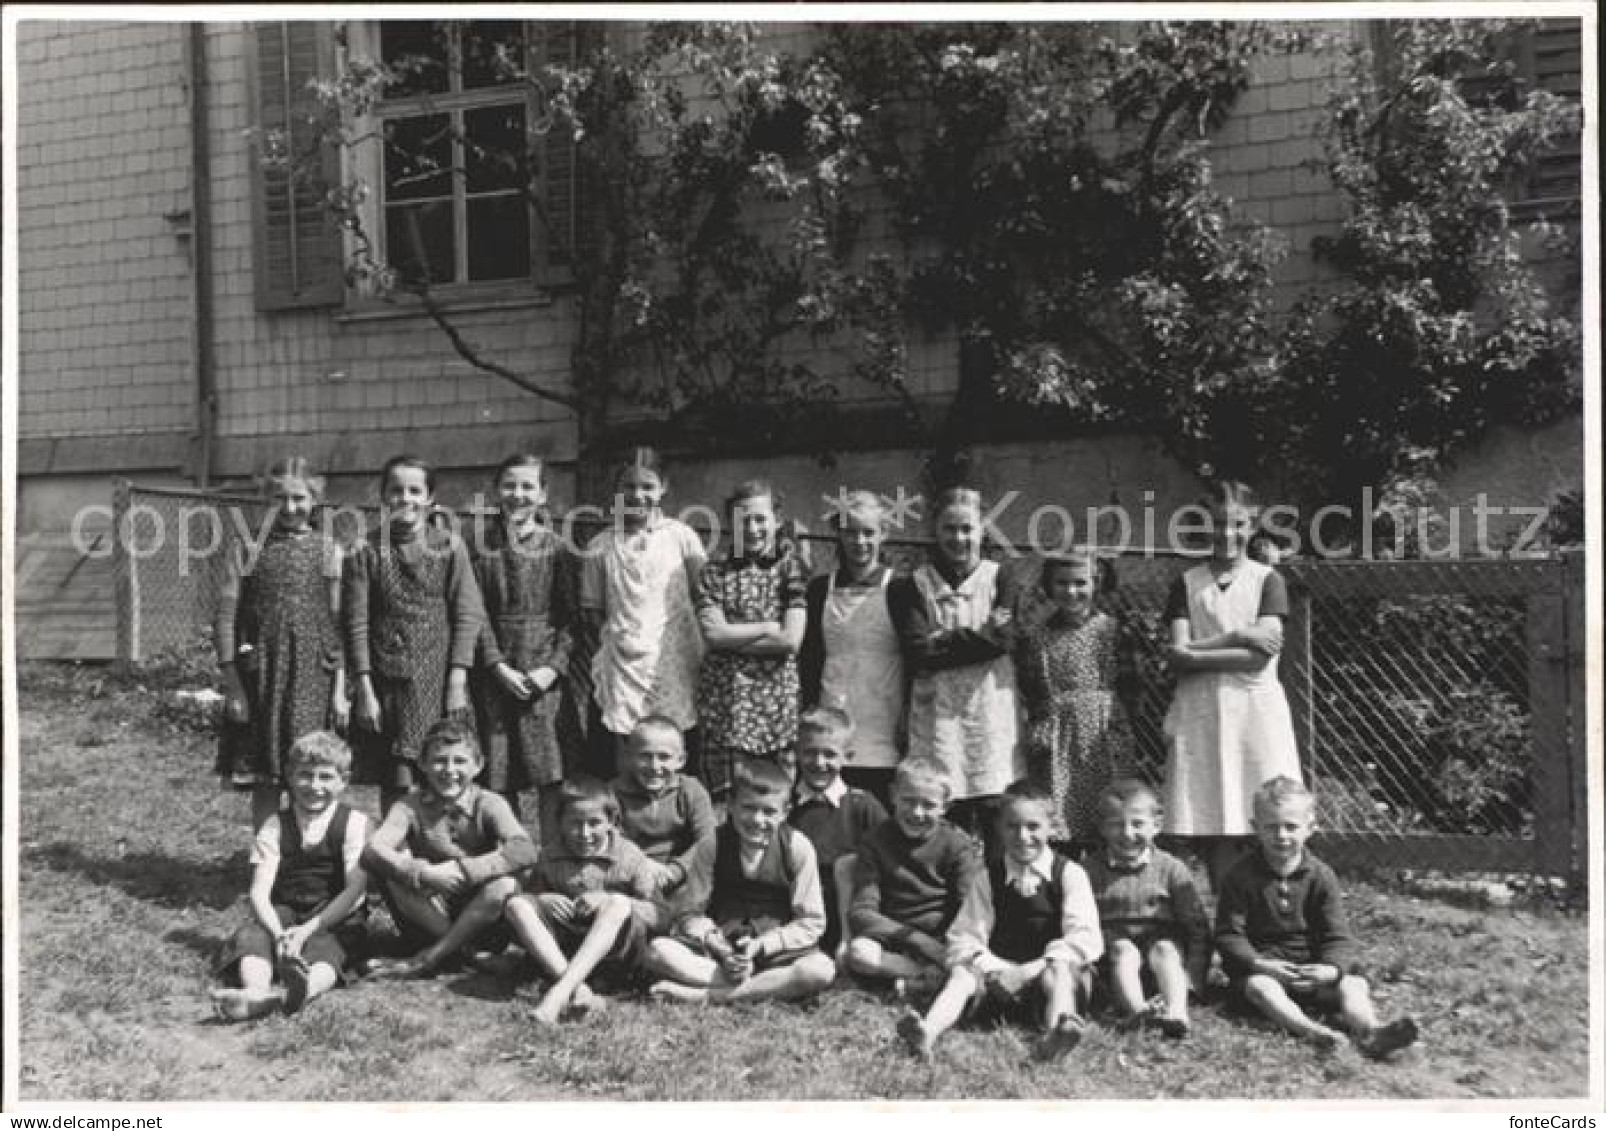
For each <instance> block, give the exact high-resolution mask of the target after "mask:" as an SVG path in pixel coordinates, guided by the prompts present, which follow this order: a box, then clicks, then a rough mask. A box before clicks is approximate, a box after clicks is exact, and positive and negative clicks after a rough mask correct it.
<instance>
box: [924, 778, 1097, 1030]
mask: <svg viewBox="0 0 1606 1131" xmlns="http://www.w3.org/2000/svg"><path fill="white" fill-rule="evenodd" d="M1053 827H1054V799H1053V797H1052V796H1051V795H1050V794H1049V793H1048V792H1047V791H1046V790H1044V789H1042V788H1041V787H1040V786H1037V785H1034V784H1032V783H1031V782H1027V781H1017V782H1014V783H1013V784H1011V785H1010V786H1009V787H1008V788H1007V789H1005V790H1004V795H1003V803H1002V806H1001V808H1000V809H999V812H998V841H999V843H1000V845H1002V847H1003V850H1004V855H1003V857H1002V858H1001V859H998V860H995V861H990V862H989V864H988V868H987V874H986V876H985V878H984V880H983V882H981V883H979V884H977V885H975V886H974V887H973V888H971V889H970V891H969V892H967V894H966V896H965V902H964V904H963V905H962V906H961V908H960V911H959V917H958V918H957V919H956V920H955V921H954V925H953V929H952V930H951V931H950V932H949V940H950V941H949V947H948V957H949V970H948V980H947V982H946V983H945V984H944V985H943V988H942V991H941V992H940V993H938V994H937V997H936V1000H934V1001H933V1002H932V1003H931V1008H930V1009H929V1010H928V1011H927V1013H926V1015H925V1017H921V1016H920V1014H919V1013H916V1012H914V1011H913V1010H910V1011H909V1012H907V1013H905V1014H904V1016H903V1018H902V1019H901V1020H900V1021H899V1022H898V1035H899V1036H900V1037H902V1038H903V1041H904V1044H905V1045H907V1046H908V1048H909V1050H910V1051H911V1052H913V1053H914V1054H915V1055H916V1056H918V1057H920V1058H921V1059H929V1058H930V1056H931V1051H932V1046H933V1045H934V1044H935V1043H936V1040H937V1038H938V1037H940V1036H942V1034H943V1033H945V1032H947V1031H948V1030H949V1029H951V1028H952V1027H953V1025H954V1023H955V1022H957V1021H958V1020H959V1019H960V1017H961V1016H963V1015H964V1014H965V1013H966V1012H969V1011H971V1010H974V1009H990V1010H992V1011H996V1012H997V1013H999V1014H1002V1015H1004V1016H1013V1015H1018V1014H1020V1013H1021V1012H1023V1011H1025V1010H1033V1011H1034V1012H1035V1013H1036V1015H1037V1019H1038V1020H1039V1021H1040V1022H1041V1025H1042V1031H1043V1038H1042V1041H1041V1043H1040V1044H1039V1046H1038V1055H1039V1057H1040V1058H1042V1059H1044V1060H1049V1059H1053V1058H1056V1057H1059V1056H1062V1055H1064V1054H1065V1053H1067V1052H1069V1051H1070V1050H1071V1049H1074V1048H1075V1047H1076V1046H1077V1045H1078V1044H1079V1043H1080V1042H1081V1040H1082V1030H1083V1029H1084V1028H1085V1027H1086V1022H1084V1021H1083V1020H1082V1014H1081V1010H1082V1009H1083V1008H1085V1006H1086V1004H1087V997H1088V991H1089V989H1090V988H1091V986H1092V970H1091V967H1092V964H1093V963H1094V962H1096V961H1097V960H1098V957H1099V955H1101V954H1102V953H1103V952H1104V943H1103V940H1102V939H1101V937H1100V935H1099V919H1098V912H1097V910H1096V909H1095V908H1094V904H1093V891H1092V889H1091V888H1090V887H1089V886H1088V882H1087V875H1086V874H1085V873H1084V872H1083V871H1082V869H1081V867H1080V866H1079V865H1077V864H1075V863H1073V862H1072V861H1071V860H1069V859H1067V858H1066V857H1064V856H1062V855H1060V854H1059V853H1058V852H1056V851H1054V849H1053V848H1051V847H1049V843H1048V838H1049V834H1050V832H1051V831H1052V830H1053ZM1034 1007H1035V1009H1034Z"/></svg>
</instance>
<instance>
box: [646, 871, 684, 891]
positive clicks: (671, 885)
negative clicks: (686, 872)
mask: <svg viewBox="0 0 1606 1131" xmlns="http://www.w3.org/2000/svg"><path fill="white" fill-rule="evenodd" d="M681 878H682V873H681V870H680V869H679V868H676V867H675V866H674V865H672V864H660V865H658V866H657V867H656V868H655V869H653V873H652V882H653V887H654V888H655V889H656V890H657V892H658V894H659V895H663V894H665V893H666V892H671V891H674V890H675V888H677V887H679V886H680V881H681Z"/></svg>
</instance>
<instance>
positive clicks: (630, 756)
mask: <svg viewBox="0 0 1606 1131" xmlns="http://www.w3.org/2000/svg"><path fill="white" fill-rule="evenodd" d="M621 747H622V749H621V758H622V760H623V762H624V770H623V772H622V773H620V775H619V776H618V777H616V778H615V779H614V780H613V794H614V796H615V797H616V798H618V802H619V828H620V831H621V832H623V833H624V835H625V836H626V837H628V838H629V839H630V840H631V841H632V842H634V844H635V845H636V847H637V848H639V849H641V851H642V852H644V853H645V854H646V856H647V858H648V859H649V860H651V861H652V862H653V863H655V864H657V865H658V868H657V869H656V871H657V873H658V888H659V890H660V891H661V892H671V891H674V890H676V889H677V888H679V887H680V885H681V884H683V883H685V881H686V871H687V868H688V866H689V864H690V861H691V854H692V851H693V850H694V849H695V848H696V847H697V845H698V843H699V842H701V841H703V840H706V839H708V838H709V837H711V836H713V835H714V803H713V801H712V800H710V798H709V796H708V790H707V789H705V788H704V787H703V783H702V782H700V781H698V780H697V779H696V778H691V777H687V776H686V775H684V774H682V773H681V772H680V771H681V769H682V768H683V767H684V766H685V765H686V747H685V743H684V741H683V740H682V738H681V734H680V728H679V727H677V726H676V725H675V724H674V723H673V722H672V721H671V720H669V719H667V718H665V717H664V716H663V715H648V716H647V717H646V718H644V719H642V720H641V721H640V722H639V723H637V724H636V729H635V730H633V731H631V732H630V736H629V737H628V738H626V739H625V740H624V742H623V743H622V744H621Z"/></svg>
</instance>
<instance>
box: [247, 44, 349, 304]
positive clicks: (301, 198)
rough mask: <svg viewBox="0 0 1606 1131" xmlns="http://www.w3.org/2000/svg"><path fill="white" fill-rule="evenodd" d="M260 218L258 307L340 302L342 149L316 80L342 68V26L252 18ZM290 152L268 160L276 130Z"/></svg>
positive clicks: (256, 212)
mask: <svg viewBox="0 0 1606 1131" xmlns="http://www.w3.org/2000/svg"><path fill="white" fill-rule="evenodd" d="M250 63H251V67H250V78H251V99H252V104H253V108H254V110H255V114H256V117H255V120H254V122H253V125H254V126H255V127H256V128H255V130H254V131H253V133H252V138H253V141H252V166H253V167H252V178H251V181H252V196H251V204H252V224H253V228H254V233H253V238H254V244H253V249H254V256H253V258H254V261H255V270H256V306H257V309H258V310H293V309H299V308H305V307H320V306H338V305H340V304H341V303H342V302H343V301H344V299H345V286H344V282H343V257H344V251H343V246H342V240H341V233H340V229H339V228H338V227H337V226H336V225H335V224H334V223H333V222H332V221H331V220H330V218H329V216H328V214H327V212H326V211H325V210H324V207H323V199H324V196H325V194H326V193H327V192H328V191H329V190H330V189H331V188H334V187H336V186H337V185H338V184H339V180H340V172H339V169H340V163H339V155H338V153H337V152H336V151H335V148H334V146H333V145H328V144H323V143H322V139H321V134H320V130H319V122H320V121H321V119H322V110H321V108H320V107H319V104H318V100H317V97H316V96H315V95H314V93H313V92H312V91H311V90H310V89H309V87H308V83H310V82H311V81H312V80H313V79H315V78H318V77H319V76H328V75H330V74H332V73H333V71H334V28H333V26H332V25H331V24H328V23H314V22H308V21H279V22H274V23H259V24H253V25H251V47H250ZM270 135H271V136H273V137H274V138H277V139H282V152H283V153H284V154H285V156H286V158H287V160H286V161H281V162H273V161H268V162H265V161H264V160H263V157H264V155H265V153H266V152H267V140H268V137H269V136H270Z"/></svg>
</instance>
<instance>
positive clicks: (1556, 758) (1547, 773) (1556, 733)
mask: <svg viewBox="0 0 1606 1131" xmlns="http://www.w3.org/2000/svg"><path fill="white" fill-rule="evenodd" d="M1533 565H1534V574H1535V575H1536V577H1537V580H1536V583H1535V585H1534V587H1533V588H1532V589H1530V590H1529V592H1528V608H1527V618H1526V631H1525V636H1526V643H1527V652H1528V719H1529V722H1528V742H1529V747H1528V749H1529V765H1530V769H1531V772H1532V774H1533V783H1534V836H1535V840H1536V842H1537V843H1536V844H1535V845H1534V848H1535V850H1536V851H1535V855H1534V867H1535V870H1536V871H1538V872H1541V873H1543V874H1545V875H1550V876H1566V875H1569V874H1570V873H1572V871H1573V869H1574V867H1575V861H1574V858H1573V836H1574V833H1573V827H1572V825H1573V820H1574V812H1573V782H1572V777H1573V772H1572V769H1571V766H1570V765H1569V763H1570V761H1571V757H1570V753H1571V751H1570V747H1569V744H1568V741H1569V740H1568V725H1567V700H1568V694H1567V693H1568V670H1567V669H1568V664H1567V651H1568V640H1567V614H1566V608H1565V596H1564V594H1565V578H1564V572H1563V571H1564V569H1565V566H1564V564H1563V562H1562V561H1561V559H1560V558H1551V559H1549V560H1547V561H1539V562H1534V563H1533Z"/></svg>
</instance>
